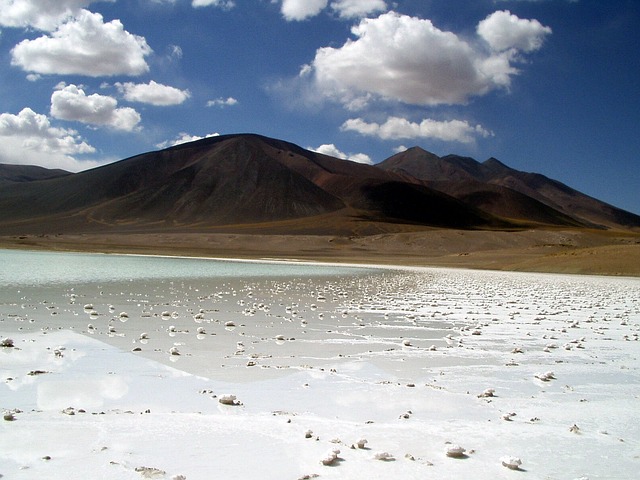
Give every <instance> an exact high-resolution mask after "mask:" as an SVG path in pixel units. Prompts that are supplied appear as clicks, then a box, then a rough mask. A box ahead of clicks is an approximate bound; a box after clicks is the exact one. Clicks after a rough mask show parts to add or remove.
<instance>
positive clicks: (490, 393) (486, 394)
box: [478, 388, 496, 398]
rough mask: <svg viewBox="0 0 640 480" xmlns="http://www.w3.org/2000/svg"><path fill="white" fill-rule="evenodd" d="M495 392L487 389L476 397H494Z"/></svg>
mask: <svg viewBox="0 0 640 480" xmlns="http://www.w3.org/2000/svg"><path fill="white" fill-rule="evenodd" d="M495 393H496V391H495V390H494V389H493V388H487V389H486V390H485V391H484V392H482V393H481V394H480V395H478V398H487V397H495Z"/></svg>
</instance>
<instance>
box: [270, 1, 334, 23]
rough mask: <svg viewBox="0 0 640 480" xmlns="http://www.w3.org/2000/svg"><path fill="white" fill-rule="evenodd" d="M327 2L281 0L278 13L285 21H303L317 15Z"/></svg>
mask: <svg viewBox="0 0 640 480" xmlns="http://www.w3.org/2000/svg"><path fill="white" fill-rule="evenodd" d="M327 3H329V0H282V6H281V8H280V11H281V12H282V16H283V17H284V18H285V19H287V20H298V21H299V20H305V19H307V18H310V17H315V16H316V15H318V14H319V13H320V12H321V11H322V10H323V9H324V8H325V7H326V6H327Z"/></svg>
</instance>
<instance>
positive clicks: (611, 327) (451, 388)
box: [0, 258, 640, 480]
mask: <svg viewBox="0 0 640 480" xmlns="http://www.w3.org/2000/svg"><path fill="white" fill-rule="evenodd" d="M112 261H114V262H116V261H119V259H118V258H114V259H113V260H112ZM141 261H144V262H161V261H163V262H168V261H171V262H181V260H179V259H141ZM17 289H19V291H17V290H16V292H15V297H11V292H7V291H4V292H3V295H2V302H1V303H2V305H1V306H0V337H1V338H3V339H8V338H10V339H11V340H12V342H11V344H12V346H5V347H1V348H0V358H1V361H0V381H1V383H0V407H1V408H2V410H3V416H4V418H5V420H4V421H2V422H0V474H2V475H3V476H4V477H6V478H15V479H31V478H49V479H54V480H55V479H63V478H64V479H76V478H77V479H85V478H105V479H106V478H123V479H144V478H158V479H173V480H183V479H188V480H197V479H210V478H214V477H218V478H228V479H246V478H261V479H267V480H269V479H274V480H276V479H278V480H280V479H294V480H295V479H306V478H320V479H322V478H349V479H367V480H369V479H387V478H416V479H417V478H427V477H428V478H438V479H460V478H474V479H479V480H484V479H487V480H488V479H491V480H494V479H512V478H516V477H517V478H521V477H522V478H525V477H526V478H532V479H580V478H582V479H589V480H596V479H601V480H604V479H607V480H623V479H624V480H627V479H630V478H634V476H635V473H636V472H637V469H638V466H639V461H640V460H639V457H638V452H639V451H640V437H639V436H638V432H639V431H640V423H639V422H640V420H639V419H638V416H637V404H638V400H639V398H638V386H639V385H640V358H639V357H638V350H637V346H638V334H639V333H640V303H638V302H639V300H638V299H640V285H639V284H638V280H637V279H633V278H610V277H609V278H606V277H598V276H592V277H588V276H577V275H547V274H528V273H527V274H524V273H508V272H506V273H503V272H481V271H467V270H458V269H454V270H446V269H434V270H432V269H420V270H415V269H414V270H407V271H394V270H384V271H382V272H371V273H367V272H366V271H365V272H362V274H359V275H357V276H355V277H354V276H353V275H352V274H348V275H344V276H338V277H335V278H333V279H331V278H329V277H323V276H317V277H314V278H311V277H305V276H304V275H302V276H299V275H298V276H292V277H290V278H287V277H282V278H269V277H263V278H257V277H256V278H250V277H247V278H244V279H229V280H220V279H218V280H211V281H209V280H206V279H204V278H197V277H194V278H191V279H189V278H182V279H180V280H178V281H173V280H172V279H171V278H168V279H166V280H162V279H160V278H158V279H153V280H146V279H132V280H131V279H128V280H123V281H119V282H114V281H110V282H99V283H86V282H85V283H82V282H76V283H74V284H73V285H69V284H60V285H53V286H43V287H30V286H28V285H21V286H19V287H17ZM12 298H13V299H12ZM123 314H124V315H123ZM230 322H231V323H230ZM174 349H175V350H174ZM230 395H233V397H231V396H230ZM221 400H223V401H222V402H221ZM360 440H366V441H367V442H366V443H364V442H361V444H362V446H363V447H364V448H360V447H359V446H358V442H359V441H360ZM456 445H457V446H460V448H462V449H464V452H461V453H460V454H459V455H453V456H451V455H448V454H447V452H449V453H450V454H451V453H455V449H454V447H455V446H456ZM336 451H339V452H336ZM515 459H519V460H520V461H521V462H522V463H521V464H520V465H519V466H518V464H517V462H515ZM509 462H512V465H513V466H518V469H517V470H512V469H510V468H508V467H506V466H505V463H506V464H509Z"/></svg>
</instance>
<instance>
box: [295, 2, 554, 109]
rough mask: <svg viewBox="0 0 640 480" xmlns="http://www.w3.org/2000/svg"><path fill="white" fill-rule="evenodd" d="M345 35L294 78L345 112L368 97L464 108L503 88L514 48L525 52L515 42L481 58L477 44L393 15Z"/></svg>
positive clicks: (365, 22)
mask: <svg viewBox="0 0 640 480" xmlns="http://www.w3.org/2000/svg"><path fill="white" fill-rule="evenodd" d="M516 18H517V17H516ZM486 20H487V19H485V21H486ZM543 28H546V27H543ZM351 31H352V33H353V35H354V36H355V37H356V38H355V39H348V40H347V41H346V42H345V43H344V45H342V46H341V47H337V48H335V47H324V48H320V49H318V50H317V51H316V55H315V58H314V60H313V62H312V63H311V64H310V66H309V65H305V67H303V68H304V73H305V75H302V76H301V77H300V78H302V79H308V78H313V79H314V80H315V85H316V87H317V88H318V89H319V91H320V93H321V94H323V95H324V96H326V97H329V98H334V99H336V100H338V101H340V102H342V103H343V104H344V105H345V106H347V107H348V108H350V109H354V108H356V107H357V106H360V107H362V106H365V105H367V104H369V103H370V101H371V100H372V96H373V97H374V98H373V99H383V100H386V101H389V100H391V101H399V102H403V103H407V104H414V105H441V104H465V103H466V102H468V100H469V98H470V97H472V96H478V95H484V94H486V93H488V92H489V91H491V90H493V89H496V88H501V87H508V86H509V85H510V82H511V77H512V76H513V75H515V74H517V73H518V70H517V69H516V68H515V67H514V66H513V63H514V61H515V60H516V59H517V55H516V53H517V50H515V49H517V48H521V49H523V50H524V51H527V50H526V49H525V48H524V45H525V44H524V43H523V42H519V43H518V44H517V45H513V49H511V50H508V51H492V52H491V53H490V54H487V52H486V51H485V49H483V48H481V46H480V42H477V43H478V45H475V44H472V43H469V42H468V41H466V40H465V39H464V38H462V37H460V36H458V35H456V34H455V33H453V32H447V31H443V30H440V29H439V28H437V27H436V26H434V25H433V23H432V22H431V21H430V20H425V19H420V18H416V17H410V16H407V15H401V14H399V13H396V12H387V13H384V14H382V15H380V16H379V17H377V18H365V19H363V20H361V21H360V23H359V24H357V25H356V26H354V27H353V28H352V30H351ZM526 48H529V47H526ZM310 73H311V75H310Z"/></svg>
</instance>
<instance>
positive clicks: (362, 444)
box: [356, 438, 369, 448]
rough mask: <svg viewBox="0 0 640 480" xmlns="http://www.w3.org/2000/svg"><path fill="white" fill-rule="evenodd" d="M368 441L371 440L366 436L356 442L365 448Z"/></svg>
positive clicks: (359, 446)
mask: <svg viewBox="0 0 640 480" xmlns="http://www.w3.org/2000/svg"><path fill="white" fill-rule="evenodd" d="M367 443H369V442H368V441H367V439H366V438H361V439H360V440H358V441H357V442H356V445H357V446H358V448H364V447H365V445H366V444H367Z"/></svg>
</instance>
